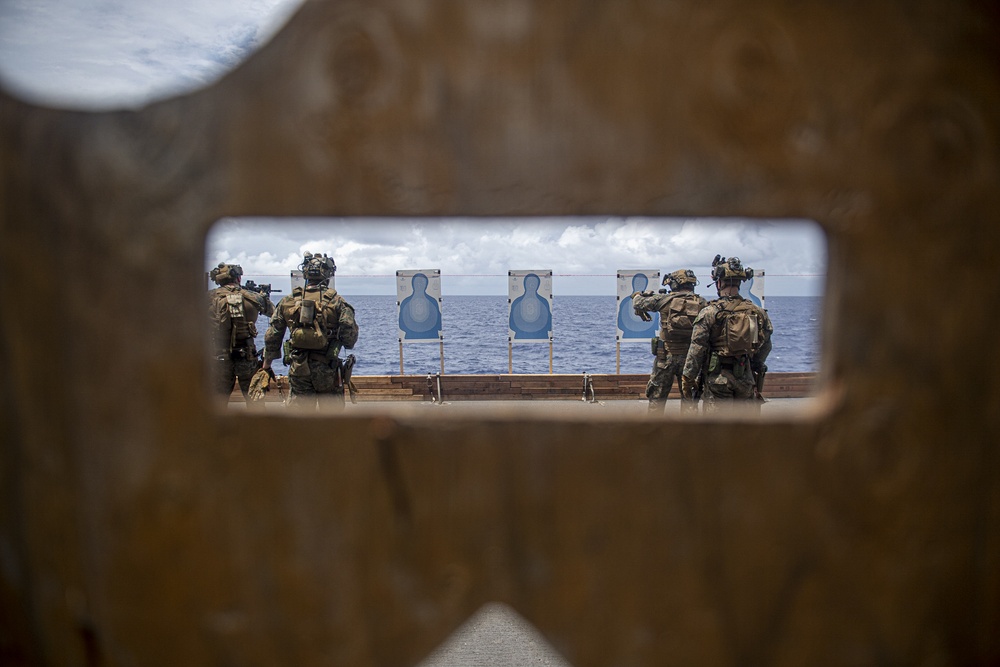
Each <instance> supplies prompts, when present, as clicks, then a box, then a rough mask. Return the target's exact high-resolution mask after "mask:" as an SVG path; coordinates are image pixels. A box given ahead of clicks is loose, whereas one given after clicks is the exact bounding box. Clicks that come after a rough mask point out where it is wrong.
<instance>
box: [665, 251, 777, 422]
mask: <svg viewBox="0 0 1000 667" xmlns="http://www.w3.org/2000/svg"><path fill="white" fill-rule="evenodd" d="M752 277H753V269H751V268H749V267H746V268H744V267H743V265H742V263H741V262H740V260H739V258H738V257H730V258H729V259H726V258H725V257H722V256H720V255H716V257H715V260H714V261H713V262H712V280H714V281H715V286H716V289H717V290H718V293H719V298H718V299H716V300H715V301H712V302H711V303H709V304H708V305H707V306H706V307H705V309H704V310H702V311H701V313H699V315H698V319H696V320H695V323H694V332H693V333H692V335H691V347H690V349H689V350H688V354H687V359H686V360H685V362H684V377H683V378H682V379H681V393H682V395H685V396H690V395H693V393H694V391H695V385H696V380H697V378H698V376H699V375H700V374H701V373H704V374H705V378H704V381H705V388H704V391H705V409H706V411H708V410H713V409H717V408H719V407H721V406H725V405H730V406H733V405H736V404H737V403H739V402H744V401H745V402H747V403H746V404H748V405H751V406H753V408H754V409H755V410H759V409H760V403H761V402H762V401H763V398H762V397H761V395H760V391H761V389H762V388H763V386H764V374H765V373H766V372H767V365H766V364H765V363H764V362H765V361H766V360H767V355H768V354H770V352H771V334H772V333H773V331H774V328H773V327H772V326H771V319H770V318H769V317H768V316H767V311H765V310H764V309H763V308H760V307H759V306H757V305H755V304H754V303H753V302H751V301H749V300H747V299H744V298H743V297H741V296H740V283H742V282H743V281H746V280H750V278H752Z"/></svg>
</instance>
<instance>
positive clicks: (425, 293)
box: [396, 269, 444, 343]
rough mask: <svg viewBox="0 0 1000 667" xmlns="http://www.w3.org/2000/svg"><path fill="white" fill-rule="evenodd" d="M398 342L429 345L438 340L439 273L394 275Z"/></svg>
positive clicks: (421, 272) (442, 335)
mask: <svg viewBox="0 0 1000 667" xmlns="http://www.w3.org/2000/svg"><path fill="white" fill-rule="evenodd" d="M396 304H397V305H398V306H399V340H400V341H402V342H404V343H430V342H434V341H439V340H442V339H443V337H444V333H443V331H442V327H441V270H440V269H425V270H420V271H396Z"/></svg>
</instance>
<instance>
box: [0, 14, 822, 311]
mask: <svg viewBox="0 0 1000 667" xmlns="http://www.w3.org/2000/svg"><path fill="white" fill-rule="evenodd" d="M299 4H300V3H299V0H0V86H3V87H4V88H5V89H6V90H8V91H10V92H12V93H13V94H15V95H17V96H19V97H21V98H23V99H26V100H28V101H31V102H34V103H37V104H44V105H48V106H54V107H58V108H74V109H88V110H95V111H96V110H107V109H118V108H140V107H142V106H143V105H146V104H149V103H151V102H154V101H157V100H160V99H164V98H167V97H170V96H172V95H177V94H182V93H185V92H189V91H191V90H194V89H197V88H199V87H202V86H206V85H209V84H211V83H213V82H214V81H216V80H217V79H219V78H220V77H222V76H223V75H224V74H225V73H226V72H227V71H229V70H230V69H232V68H233V67H235V66H237V65H238V64H239V63H241V62H243V61H244V60H245V59H246V58H248V57H250V56H251V55H252V54H253V52H254V51H255V50H256V49H258V48H259V47H260V46H261V45H262V44H264V43H266V42H267V40H268V39H269V38H270V37H271V36H272V35H274V33H275V32H276V31H277V30H279V29H280V28H281V26H282V25H283V24H284V23H285V21H287V19H288V18H289V17H290V15H291V14H292V13H293V12H294V10H295V9H296V8H297V7H298V6H299ZM304 250H309V251H312V252H326V253H328V254H331V255H333V256H334V257H335V258H336V261H337V264H338V266H339V267H340V269H339V272H338V276H339V278H338V284H339V285H340V286H341V288H342V289H343V290H344V291H345V293H354V294H392V293H394V282H393V279H392V278H391V276H392V275H394V273H395V271H396V270H397V269H425V268H439V269H441V271H442V290H443V291H444V292H445V293H446V294H505V293H506V278H505V276H506V272H507V270H508V269H551V270H552V271H553V272H554V273H555V274H556V276H555V279H554V286H555V288H556V290H557V291H560V292H562V293H567V294H613V293H614V277H613V276H614V273H615V272H616V271H617V270H618V269H647V268H649V269H660V270H661V271H664V272H666V271H672V270H674V269H676V268H681V267H683V268H692V269H694V270H695V271H696V272H697V273H698V274H699V275H700V276H707V274H708V272H709V268H708V267H709V265H710V262H711V258H712V257H714V256H715V255H716V254H717V253H721V254H723V255H738V256H739V257H741V259H743V260H744V262H745V263H746V264H747V265H749V266H753V267H755V268H757V269H758V270H759V269H764V270H766V271H767V274H768V276H769V277H768V279H767V292H768V294H772V295H778V294H790V295H816V294H820V293H822V290H823V284H824V277H823V276H824V274H825V271H826V250H825V241H824V237H823V233H822V232H821V231H820V230H819V228H818V227H817V226H816V225H814V224H812V223H805V222H802V221H798V222H787V221H785V222H774V221H748V220H716V221H705V220H681V219H672V220H649V219H640V218H633V219H621V218H563V219H539V220H493V221H488V222H487V221H483V220H477V221H476V222H474V223H473V222H470V221H462V220H447V221H434V220H427V219H421V220H420V221H419V222H418V221H399V220H396V221H390V220H384V221H373V220H363V221H358V220H353V221H352V220H332V219H331V220H323V221H316V220H311V221H308V220H285V221H281V222H280V223H279V222H278V221H274V220H263V219H243V220H224V221H221V222H220V223H219V224H218V225H217V226H216V228H215V229H214V230H213V232H212V233H211V234H210V235H209V238H208V241H207V246H206V252H205V265H206V268H208V267H210V266H213V265H214V264H215V263H217V262H219V261H235V262H239V263H240V264H242V265H243V267H244V270H245V272H246V276H247V277H248V278H254V279H255V280H257V281H258V282H274V283H279V282H283V281H286V280H287V278H285V276H287V275H288V272H289V271H290V270H291V269H292V268H294V267H295V266H296V265H297V264H298V262H299V261H301V253H302V252H303V251H304ZM352 276H357V278H353V277H352ZM376 276H390V277H387V278H379V277H376ZM705 282H707V280H706V279H704V278H703V283H705ZM700 289H701V290H702V292H703V293H705V294H711V288H710V287H709V286H706V285H704V284H703V285H702V286H701V288H700Z"/></svg>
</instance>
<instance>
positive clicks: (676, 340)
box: [660, 292, 705, 355]
mask: <svg viewBox="0 0 1000 667" xmlns="http://www.w3.org/2000/svg"><path fill="white" fill-rule="evenodd" d="M704 303H705V302H704V301H703V300H702V298H701V297H700V296H698V295H697V294H694V293H693V292H692V293H691V294H679V295H678V296H675V297H674V298H672V299H671V300H670V301H669V302H668V303H667V312H666V313H663V312H661V313H660V327H661V334H662V337H663V341H664V343H665V344H666V346H667V352H669V353H670V354H672V355H675V354H686V353H687V350H688V348H689V347H691V332H692V330H693V329H694V321H695V318H697V317H698V313H700V312H701V309H702V308H704V307H705V305H704Z"/></svg>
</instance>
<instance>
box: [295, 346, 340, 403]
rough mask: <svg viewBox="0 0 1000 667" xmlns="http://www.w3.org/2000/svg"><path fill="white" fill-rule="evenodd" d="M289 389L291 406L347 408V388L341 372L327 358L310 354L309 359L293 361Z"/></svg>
mask: <svg viewBox="0 0 1000 667" xmlns="http://www.w3.org/2000/svg"><path fill="white" fill-rule="evenodd" d="M288 388H289V397H288V404H289V405H291V406H293V407H297V408H318V407H319V406H320V405H322V406H324V407H326V406H330V407H332V408H333V409H341V408H343V407H344V385H343V384H342V383H341V381H340V372H339V371H338V370H337V369H336V368H334V367H331V366H330V361H329V360H328V359H326V358H325V356H321V355H309V358H308V359H302V360H295V361H293V362H292V367H291V368H289V370H288Z"/></svg>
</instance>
